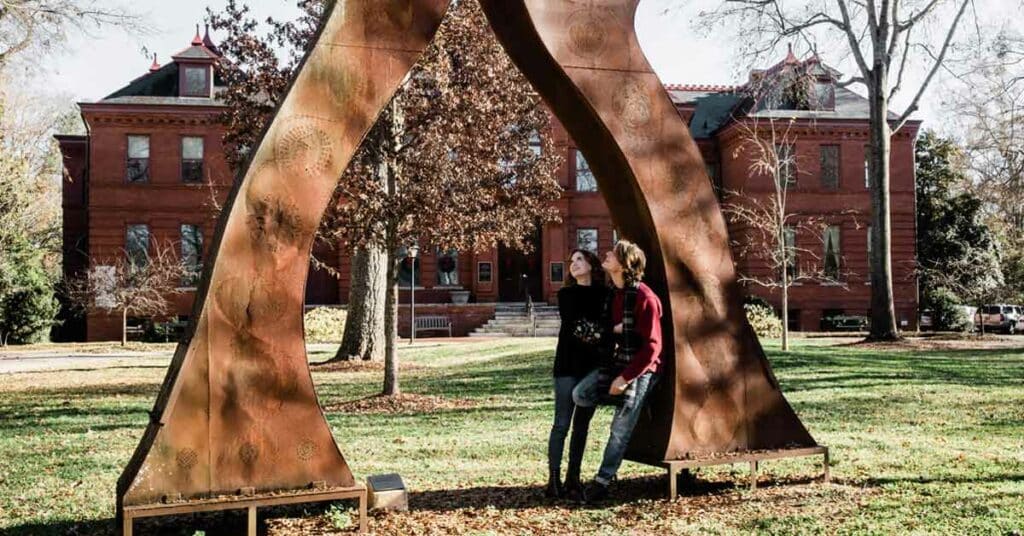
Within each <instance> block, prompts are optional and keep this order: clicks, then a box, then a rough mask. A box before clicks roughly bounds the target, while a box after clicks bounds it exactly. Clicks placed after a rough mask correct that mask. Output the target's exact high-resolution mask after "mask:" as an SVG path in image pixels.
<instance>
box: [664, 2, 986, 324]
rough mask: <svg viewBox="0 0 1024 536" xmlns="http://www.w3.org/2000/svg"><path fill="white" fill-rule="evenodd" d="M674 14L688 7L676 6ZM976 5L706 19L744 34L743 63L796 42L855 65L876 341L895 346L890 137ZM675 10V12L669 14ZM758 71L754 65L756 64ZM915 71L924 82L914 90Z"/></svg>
mask: <svg viewBox="0 0 1024 536" xmlns="http://www.w3.org/2000/svg"><path fill="white" fill-rule="evenodd" d="M672 3H673V4H675V8H678V6H679V5H681V4H684V3H686V0H672ZM973 3H974V2H973V0H834V1H828V2H824V1H819V0H797V1H785V0H727V1H725V2H722V3H721V4H720V6H719V7H718V8H716V9H714V10H712V11H709V12H705V13H702V15H701V17H699V22H700V23H702V24H705V25H707V26H719V27H721V26H728V27H729V28H732V29H733V30H734V31H736V32H737V33H738V35H742V38H741V39H738V40H737V42H738V43H741V44H740V45H739V47H740V49H741V50H740V51H739V52H740V53H741V54H742V57H744V58H747V59H749V61H751V62H758V63H759V62H762V61H764V60H765V59H766V57H767V56H768V55H772V54H776V53H777V52H778V51H779V50H780V49H781V48H782V45H783V44H786V43H789V42H793V41H797V42H799V43H801V44H803V45H805V46H806V48H808V49H809V50H811V51H812V52H813V53H814V54H815V55H816V56H818V57H822V58H829V57H831V58H832V59H834V60H836V61H834V62H830V63H831V64H833V65H839V64H841V63H842V62H843V60H847V59H849V60H850V61H852V62H853V63H854V64H855V65H856V69H857V71H856V72H857V74H856V75H854V76H852V77H850V78H849V79H848V80H844V81H842V83H841V85H852V84H856V85H859V86H861V87H863V88H865V90H866V91H867V95H868V100H869V103H870V110H871V111H870V116H871V120H870V121H871V127H870V136H869V146H870V155H869V157H868V161H869V165H868V167H869V177H870V181H871V184H870V188H871V208H872V216H871V233H872V238H871V240H872V244H873V245H874V247H872V249H871V259H870V261H871V333H870V335H869V339H872V340H897V339H899V337H900V336H899V330H898V327H897V324H896V311H895V305H894V301H893V270H892V247H891V228H892V224H891V212H890V191H889V189H890V169H889V167H890V166H889V164H890V154H891V144H892V135H893V133H894V132H896V131H898V130H899V129H901V128H903V126H904V125H905V124H906V123H907V121H908V120H910V118H911V115H912V114H913V113H914V112H915V111H917V109H918V106H919V104H920V101H921V98H922V96H923V95H924V94H925V92H926V91H927V90H928V88H929V86H930V85H931V82H932V80H933V79H934V78H935V75H936V73H938V72H939V70H940V69H941V68H942V66H943V64H944V63H945V61H946V59H947V56H948V55H949V52H950V50H951V48H953V46H954V44H955V43H956V39H957V30H958V29H959V28H960V26H961V24H962V22H963V20H964V18H965V15H968V13H969V11H968V7H969V6H972V5H973ZM671 9H673V8H669V10H671ZM755 64H756V63H755ZM914 72H920V74H921V75H922V77H921V80H920V82H919V83H916V84H914V87H910V82H909V80H910V79H911V78H913V77H912V74H913V73H914ZM903 91H908V92H909V94H910V95H911V97H910V101H909V104H907V106H906V107H905V108H904V110H903V111H902V112H901V113H899V114H892V113H890V111H889V108H890V104H891V101H892V99H893V98H894V97H896V96H897V95H899V94H901V92H903Z"/></svg>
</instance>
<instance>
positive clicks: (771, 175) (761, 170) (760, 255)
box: [722, 117, 845, 351]
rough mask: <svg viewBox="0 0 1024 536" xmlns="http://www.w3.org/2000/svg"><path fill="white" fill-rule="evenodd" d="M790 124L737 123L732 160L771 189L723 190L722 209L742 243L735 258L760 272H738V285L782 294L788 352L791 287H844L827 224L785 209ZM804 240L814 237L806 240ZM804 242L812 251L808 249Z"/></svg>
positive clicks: (796, 165) (794, 162)
mask: <svg viewBox="0 0 1024 536" xmlns="http://www.w3.org/2000/svg"><path fill="white" fill-rule="evenodd" d="M795 124H796V121H795V119H793V118H787V117H768V118H763V119H759V118H749V119H746V120H740V122H739V125H740V127H739V128H741V129H742V134H741V143H740V145H739V147H738V148H737V149H736V154H734V155H733V156H734V157H736V156H739V153H747V155H748V161H749V170H750V173H751V175H752V176H753V177H756V178H766V179H768V180H769V181H770V182H771V184H772V190H770V191H769V194H768V195H767V196H765V195H762V194H760V192H747V191H739V192H732V191H726V192H723V194H724V195H723V207H722V208H723V211H724V212H725V217H726V219H727V221H728V222H729V226H730V227H731V228H732V229H734V231H735V232H738V233H742V234H743V239H742V240H740V239H734V240H733V244H732V246H733V249H734V251H735V252H736V254H737V256H738V257H740V258H744V259H746V260H747V261H748V263H749V262H750V261H754V262H753V263H750V264H753V265H755V266H756V267H757V268H761V269H760V270H758V269H757V268H755V269H753V270H748V271H746V272H742V271H741V272H740V274H739V280H740V282H741V283H742V284H744V285H756V286H759V287H762V288H766V289H771V290H775V291H778V292H779V293H780V295H781V306H780V309H781V312H782V349H783V351H788V350H789V291H790V288H791V287H792V286H793V285H796V284H802V283H805V282H826V283H830V284H835V285H837V286H845V283H843V281H844V279H845V278H844V277H842V273H843V267H844V265H845V263H843V262H842V258H841V257H840V256H839V252H838V250H832V251H829V250H828V245H827V243H826V241H827V240H828V237H826V233H827V231H828V228H829V226H828V222H826V220H825V219H824V218H822V217H821V216H818V215H813V214H801V213H797V212H792V211H790V210H789V208H788V206H787V200H788V194H789V188H790V186H791V184H792V183H793V182H794V181H795V180H796V174H797V173H798V172H799V171H798V170H799V169H800V168H801V167H802V166H800V162H799V157H798V155H797V153H796V151H795V150H793V147H794V146H795V142H796V139H797V136H796V134H795V132H794V125H795ZM808 236H810V237H813V238H812V239H811V240H808V239H807V238H806V237H808ZM800 237H804V238H803V239H802V240H801V239H800ZM734 238H735V237H734ZM809 243H811V244H814V247H808V244H809ZM819 252H823V254H820V253H819ZM764 268H767V270H765V269H764Z"/></svg>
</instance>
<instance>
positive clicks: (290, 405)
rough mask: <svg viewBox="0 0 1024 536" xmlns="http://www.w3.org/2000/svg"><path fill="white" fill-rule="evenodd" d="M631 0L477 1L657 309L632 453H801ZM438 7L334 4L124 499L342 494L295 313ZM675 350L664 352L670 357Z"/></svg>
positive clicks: (285, 106) (343, 472)
mask: <svg viewBox="0 0 1024 536" xmlns="http://www.w3.org/2000/svg"><path fill="white" fill-rule="evenodd" d="M637 3H638V0H590V1H583V0H527V1H525V2H524V1H522V0H518V1H516V0H482V4H483V6H484V8H485V11H486V12H487V15H488V18H489V19H490V21H491V24H492V26H493V27H494V29H495V31H496V32H497V34H498V36H499V38H500V39H501V41H502V42H503V44H504V46H505V47H506V49H507V50H508V51H509V53H510V54H511V56H512V58H513V59H514V60H515V61H516V63H517V64H518V65H519V66H520V68H521V69H522V70H523V72H524V73H525V74H526V76H527V77H528V78H529V79H530V81H531V82H532V83H533V84H534V85H535V87H536V88H537V89H538V91H539V92H540V93H541V95H542V96H543V97H544V98H545V100H546V101H547V103H548V104H549V106H550V107H551V109H552V110H553V111H554V113H555V114H556V115H557V116H558V117H559V119H560V120H561V121H562V123H563V124H564V125H565V126H566V127H567V128H568V130H569V132H570V133H571V134H572V136H573V137H574V138H575V139H576V141H577V142H578V144H579V146H580V148H581V149H582V151H583V152H584V154H585V155H586V156H587V159H588V161H590V162H591V166H592V168H593V170H594V172H595V175H596V176H597V179H598V181H599V184H600V187H601V191H602V193H603V194H604V197H605V199H606V201H607V202H608V206H609V208H610V209H611V212H612V216H613V219H614V220H615V223H616V225H617V227H618V228H619V229H620V231H622V233H623V235H624V236H628V237H630V238H632V239H634V240H636V241H637V242H638V243H639V244H640V245H641V246H642V247H643V248H644V249H645V250H646V251H647V252H648V254H649V258H650V269H649V276H648V282H649V283H650V284H651V286H652V287H653V288H654V289H655V290H656V291H657V292H658V293H659V294H660V295H661V296H663V297H667V298H668V299H667V300H665V306H666V307H665V310H666V312H667V314H666V317H665V320H664V321H665V328H666V330H665V333H666V338H667V341H666V342H667V347H668V348H669V351H668V353H669V355H667V356H666V358H667V359H666V361H667V363H666V371H665V374H664V378H663V379H662V381H661V382H660V384H659V387H658V389H657V390H656V393H655V395H654V396H653V397H652V399H651V403H650V411H648V412H646V415H645V417H644V420H643V421H642V422H641V423H640V425H639V426H638V428H637V432H636V434H635V436H634V440H633V442H632V445H631V457H632V458H633V459H637V460H641V461H649V462H660V461H663V460H666V459H683V458H687V457H694V456H702V455H708V454H716V453H727V452H736V451H743V450H757V449H778V448H788V447H801V446H812V445H814V440H813V439H812V438H811V436H810V435H809V434H808V433H807V431H806V429H805V428H804V427H803V425H802V424H801V423H800V420H799V419H798V418H797V416H796V414H795V413H794V412H793V410H792V409H791V408H790V406H789V405H788V403H787V402H786V400H785V399H784V398H783V396H782V394H781V392H780V391H779V388H778V385H777V383H776V382H775V379H774V377H773V376H772V373H771V370H770V367H769V365H768V362H767V360H766V359H765V356H764V352H763V351H762V349H761V347H760V345H759V343H758V340H757V337H756V336H755V335H754V332H753V330H752V329H751V328H750V326H749V324H748V323H747V321H746V318H745V316H744V313H743V309H742V306H741V301H740V289H739V287H738V286H737V282H736V274H735V272H734V267H733V261H732V258H731V255H730V252H729V247H728V238H727V233H726V227H725V222H724V221H723V218H722V215H721V212H720V210H719V207H718V203H717V200H716V198H715V195H714V193H713V191H712V188H711V183H710V181H709V180H708V177H707V176H706V174H705V171H704V165H703V161H702V159H701V156H700V153H699V152H698V150H697V147H696V145H695V143H694V142H693V140H692V139H691V138H690V134H689V131H688V129H687V127H686V125H685V124H684V123H683V121H682V120H681V119H680V117H679V115H678V114H677V112H676V110H675V107H674V106H673V104H672V102H671V100H670V99H669V97H668V95H667V93H666V92H665V90H664V88H663V87H662V85H661V82H660V81H659V80H658V78H657V76H656V75H655V74H654V73H653V72H652V70H651V68H650V66H649V65H648V63H647V60H646V59H645V58H644V55H643V53H642V52H641V50H640V47H639V44H638V43H637V40H636V35H635V33H634V29H633V19H634V16H635V10H636V6H637ZM447 7H448V0H347V1H343V0H339V1H338V3H337V4H336V6H335V8H334V9H333V12H332V13H331V14H330V16H329V17H328V19H327V22H326V23H325V25H324V28H323V29H322V31H321V34H320V36H319V37H318V39H317V41H316V45H315V46H314V48H313V49H312V51H311V52H310V53H309V55H308V56H307V59H306V61H305V62H304V64H303V67H302V68H301V70H300V73H299V75H298V76H297V79H296V81H295V82H294V84H293V86H292V88H291V89H290V91H289V93H288V96H287V98H286V99H285V101H284V102H283V103H282V105H281V107H280V109H279V110H278V112H277V115H276V117H275V119H274V120H273V122H272V124H271V125H270V127H269V128H268V131H267V132H266V133H265V135H264V138H263V141H262V143H261V144H260V146H259V147H258V148H257V149H256V151H255V152H254V154H253V156H252V159H251V161H250V163H249V165H248V166H247V168H246V170H245V171H244V172H243V174H242V179H241V180H239V181H238V182H237V183H236V186H235V189H234V190H233V191H232V193H231V195H230V197H229V201H228V204H227V206H226V207H225V208H224V213H223V214H222V216H221V220H220V223H219V225H218V231H217V235H216V237H215V239H214V243H213V244H212V246H211V260H210V262H209V263H208V265H207V267H206V269H205V271H204V274H203V278H202V282H201V284H200V291H199V294H198V296H197V299H196V305H195V311H194V314H193V318H194V319H195V320H194V323H193V326H192V327H191V331H190V334H189V337H188V341H187V342H183V343H182V344H181V345H179V347H178V351H177V352H176V354H175V357H174V360H173V361H172V364H171V367H170V369H169V371H168V375H167V378H166V379H165V382H164V385H163V388H162V389H161V392H160V395H159V396H158V398H157V401H156V404H155V407H154V410H153V412H152V420H151V423H150V425H149V426H148V428H147V429H146V433H145V435H144V437H143V439H142V441H141V442H140V444H139V446H138V448H137V449H136V451H135V454H134V455H133V457H132V459H131V461H130V462H129V464H128V466H127V467H126V469H125V471H124V473H123V474H122V476H121V479H120V480H119V482H118V508H119V512H120V510H121V509H122V508H124V507H125V506H135V505H145V504H152V503H155V502H159V501H161V500H162V499H164V498H165V497H175V498H178V497H180V498H181V499H183V500H189V499H199V498H205V497H209V496H215V495H220V494H226V495H230V494H234V493H237V492H238V491H239V490H241V489H243V488H244V489H251V490H253V491H254V492H256V493H260V492H275V491H286V490H297V489H302V488H306V487H309V486H310V485H312V484H314V483H317V485H318V487H322V485H324V484H326V485H327V486H334V487H348V486H352V485H353V484H354V480H353V477H352V473H351V471H350V470H349V468H348V465H347V464H346V462H345V459H344V457H343V456H342V454H341V452H340V451H339V449H338V447H337V445H336V443H335V441H334V438H333V436H332V434H331V431H330V428H329V427H328V425H327V422H326V420H325V419H324V416H323V413H322V411H321V409H320V406H319V403H318V401H317V397H316V393H315V390H314V388H313V382H312V380H311V377H310V373H309V368H308V365H307V361H306V352H305V345H304V336H303V325H302V313H303V298H304V284H305V278H306V274H307V268H308V265H309V258H310V251H311V249H312V243H313V235H314V231H315V230H316V228H317V226H318V224H319V221H320V219H321V218H322V216H323V213H324V211H325V209H326V206H327V203H328V202H329V200H330V198H331V194H332V192H333V191H334V189H335V186H336V184H337V181H338V179H339V178H340V176H341V174H342V171H343V170H344V168H345V167H346V166H347V165H348V163H349V161H350V159H351V157H352V155H353V154H354V152H355V150H356V148H357V147H358V145H359V143H360V142H361V141H362V139H363V137H364V136H365V134H366V132H367V131H368V130H369V128H370V127H371V125H372V124H373V122H374V121H375V119H376V117H377V116H378V114H379V112H380V110H381V109H382V108H383V107H384V106H385V105H386V103H387V101H388V99H389V98H390V97H391V95H392V94H393V93H394V92H395V90H396V89H397V87H398V86H399V85H400V83H401V81H402V79H403V78H404V77H405V76H406V74H407V73H408V72H409V71H410V69H411V68H412V66H413V64H414V62H415V61H416V60H417V59H418V58H419V56H420V55H421V54H422V52H423V50H424V49H425V48H426V46H427V45H428V44H429V42H430V41H431V39H432V38H433V36H434V33H435V32H436V30H437V28H438V26H439V24H440V20H441V18H442V16H443V14H444V12H445V10H446V9H447ZM673 350H674V352H673Z"/></svg>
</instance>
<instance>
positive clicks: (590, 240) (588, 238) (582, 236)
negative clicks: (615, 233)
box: [576, 229, 597, 254]
mask: <svg viewBox="0 0 1024 536" xmlns="http://www.w3.org/2000/svg"><path fill="white" fill-rule="evenodd" d="M576 247H577V248H579V249H585V250H587V251H592V252H594V253H595V254H596V253H597V229H577V230H576Z"/></svg>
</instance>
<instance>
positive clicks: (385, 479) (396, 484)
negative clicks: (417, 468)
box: [366, 473, 405, 491]
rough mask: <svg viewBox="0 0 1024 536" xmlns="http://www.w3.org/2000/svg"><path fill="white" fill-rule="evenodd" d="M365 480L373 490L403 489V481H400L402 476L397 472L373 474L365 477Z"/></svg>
mask: <svg viewBox="0 0 1024 536" xmlns="http://www.w3.org/2000/svg"><path fill="white" fill-rule="evenodd" d="M366 481H367V483H368V484H369V485H370V489H372V490H373V491H395V490H400V489H405V482H402V476H401V475H399V474H398V473H390V474H386V475H373V476H371V477H369V478H367V479H366Z"/></svg>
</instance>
